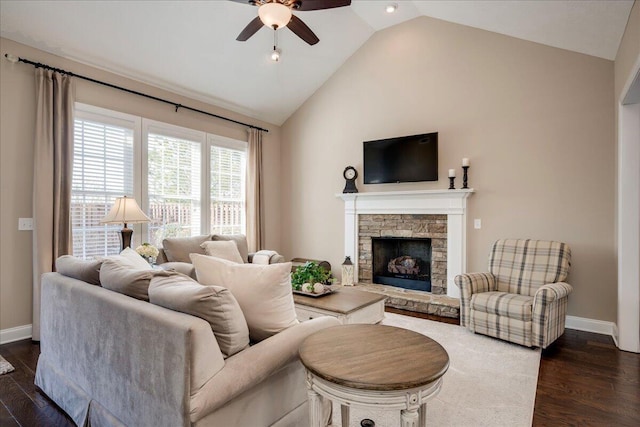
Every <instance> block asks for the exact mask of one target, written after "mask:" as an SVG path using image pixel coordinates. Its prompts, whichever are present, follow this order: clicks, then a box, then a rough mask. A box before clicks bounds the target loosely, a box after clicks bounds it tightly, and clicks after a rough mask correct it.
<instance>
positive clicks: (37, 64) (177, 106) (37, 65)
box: [4, 53, 269, 132]
mask: <svg viewBox="0 0 640 427" xmlns="http://www.w3.org/2000/svg"><path fill="white" fill-rule="evenodd" d="M4 57H5V58H7V60H9V61H10V62H13V63H16V62H24V63H25V64H29V65H33V66H34V67H35V68H44V69H47V70H51V71H55V72H57V73H60V74H66V75H68V76H72V77H77V78H79V79H82V80H87V81H89V82H92V83H97V84H99V85H103V86H107V87H110V88H113V89H118V90H121V91H123V92H127V93H132V94H134V95H138V96H142V97H145V98H149V99H153V100H154V101H158V102H164V103H165V104H169V105H173V106H174V107H175V109H176V113H177V112H178V109H180V108H183V109H185V110H189V111H195V112H196V113H200V114H205V115H207V116H211V117H215V118H217V119H221V120H226V121H228V122H231V123H236V124H238V125H242V126H246V127H248V128H251V129H257V130H261V131H263V132H269V131H268V130H267V129H263V128H261V127H259V126H254V125H251V124H249V123H244V122H240V121H238V120H234V119H230V118H228V117H224V116H219V115H217V114H213V113H209V112H207V111H203V110H199V109H197V108H192V107H189V106H187V105H182V104H178V103H176V102H173V101H169V100H166V99H163V98H158V97H157V96H153V95H148V94H146V93H142V92H138V91H135V90H132V89H127V88H124V87H122V86H116V85H114V84H111V83H107V82H103V81H100V80H96V79H92V78H91V77H85V76H81V75H80V74H76V73H73V72H71V71H67V70H63V69H60V68H56V67H52V66H50V65H47V64H42V63H40V62H34V61H29V60H28V59H24V58H20V57H19V56H15V55H11V54H9V53H5V54H4Z"/></svg>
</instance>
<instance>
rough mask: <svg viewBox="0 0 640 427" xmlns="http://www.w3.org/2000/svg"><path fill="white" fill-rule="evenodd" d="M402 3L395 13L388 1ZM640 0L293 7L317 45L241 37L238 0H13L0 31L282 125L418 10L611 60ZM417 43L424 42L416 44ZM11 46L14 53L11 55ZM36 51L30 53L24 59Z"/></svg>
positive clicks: (4, 5) (249, 12)
mask: <svg viewBox="0 0 640 427" xmlns="http://www.w3.org/2000/svg"><path fill="white" fill-rule="evenodd" d="M390 3H396V4H397V5H398V9H397V11H396V12H395V13H393V14H389V13H386V12H385V7H386V6H387V5H388V4H390ZM632 6H633V0H618V1H597V0H569V1H564V0H544V1H535V0H532V1H526V0H518V1H504V0H499V1H488V0H487V1H420V0H416V1H408V0H407V1H384V0H375V1H359V0H354V1H353V2H352V5H351V6H349V7H343V8H336V9H330V10H321V11H307V12H294V14H296V15H297V16H298V17H299V18H301V19H303V20H304V22H305V23H306V24H307V25H308V26H309V27H310V28H311V29H312V30H313V31H314V32H315V34H316V35H317V36H318V37H319V38H320V42H319V43H318V44H316V45H315V46H309V45H307V44H306V43H305V42H303V41H302V40H300V39H299V38H298V37H296V36H295V35H294V34H293V33H292V32H291V31H290V30H288V29H286V28H285V29H281V30H278V46H279V48H280V49H281V50H282V58H281V60H280V61H279V62H273V61H271V59H270V57H269V53H270V51H271V49H272V48H273V36H274V34H273V30H271V29H268V28H266V27H265V28H262V29H261V30H259V31H258V32H257V33H256V34H255V35H254V36H253V37H251V38H250V39H249V40H248V41H246V42H238V41H236V40H235V39H236V36H237V35H238V34H239V33H240V31H241V30H242V29H243V28H244V27H245V25H246V24H247V23H248V22H249V21H251V20H252V19H253V18H255V17H256V16H257V8H255V7H251V6H249V5H244V4H240V3H236V2H231V1H221V0H218V1H41V0H39V1H24V0H23V1H6V0H2V1H1V2H0V30H1V35H2V37H5V38H8V39H11V40H14V41H17V42H20V43H24V44H26V45H29V46H32V47H36V48H38V49H41V50H44V51H47V52H50V53H53V54H56V55H60V56H62V57H65V58H68V59H72V60H76V61H79V62H82V63H85V64H89V65H92V66H96V67H98V68H101V69H105V70H108V71H112V72H114V73H117V74H120V75H123V76H126V77H130V78H133V79H136V80H139V81H142V82H145V83H149V84H152V85H155V86H158V87H161V88H165V89H168V90H170V91H173V92H175V93H180V94H183V95H187V96H190V97H192V98H195V99H198V100H202V101H205V102H208V103H211V104H214V105H218V106H221V107H225V108H228V109H230V110H233V111H236V112H239V113H243V114H246V115H247V116H250V117H254V118H257V119H261V120H265V121H267V122H270V123H273V124H277V125H280V124H282V123H283V122H284V121H285V120H286V119H287V118H288V117H289V116H290V115H291V114H292V113H293V112H295V111H296V109H297V108H298V107H299V106H300V105H301V104H302V103H304V101H305V100H306V99H307V98H309V97H310V96H311V95H312V94H313V93H314V92H315V91H316V90H317V89H318V88H319V87H320V86H321V85H322V84H323V83H324V82H325V81H326V80H327V79H328V78H329V77H330V76H331V75H332V74H333V73H334V72H335V71H336V70H337V69H338V68H339V67H340V66H341V65H342V64H343V63H344V62H345V61H346V60H347V59H348V58H349V57H350V56H351V55H352V54H353V53H354V52H355V51H357V50H358V49H359V48H360V46H362V44H363V43H365V42H366V41H367V39H368V38H369V37H371V35H372V34H374V33H375V32H376V31H380V30H383V29H384V28H387V27H389V26H392V25H396V24H399V23H401V22H404V21H407V20H409V19H413V18H415V17H418V16H423V15H424V16H431V17H434V18H438V19H442V20H446V21H450V22H455V23H459V24H463V25H468V26H472V27H477V28H481V29H484V30H488V31H493V32H497V33H501V34H506V35H509V36H513V37H517V38H521V39H525V40H530V41H534V42H537V43H542V44H546V45H549V46H554V47H558V48H562V49H568V50H572V51H575V52H580V53H584V54H587V55H593V56H597V57H601V58H605V59H609V60H612V59H614V58H615V56H616V52H617V50H618V46H619V44H620V40H621V37H622V34H623V33H624V29H625V26H626V23H627V19H628V17H629V12H630V11H631V7H632ZM416 42H417V43H419V42H420V41H419V40H418V41H416ZM5 53H11V52H2V54H3V55H4V54H5ZM27 59H28V58H27Z"/></svg>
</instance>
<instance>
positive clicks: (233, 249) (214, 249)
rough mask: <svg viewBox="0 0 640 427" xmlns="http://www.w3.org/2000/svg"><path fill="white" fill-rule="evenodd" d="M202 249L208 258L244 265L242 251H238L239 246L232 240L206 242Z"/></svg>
mask: <svg viewBox="0 0 640 427" xmlns="http://www.w3.org/2000/svg"><path fill="white" fill-rule="evenodd" d="M200 247H201V248H203V249H204V253H205V254H207V255H208V256H215V257H218V258H222V259H226V260H228V261H232V262H235V263H237V264H242V263H243V262H244V261H242V256H241V255H240V251H238V245H236V243H235V242H232V241H230V240H226V241H223V240H219V241H215V242H214V241H211V242H204V243H203V244H201V245H200Z"/></svg>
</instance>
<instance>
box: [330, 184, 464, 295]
mask: <svg viewBox="0 0 640 427" xmlns="http://www.w3.org/2000/svg"><path fill="white" fill-rule="evenodd" d="M473 192H474V190H473V189H472V188H470V189H466V190H416V191H389V192H369V193H342V194H337V195H336V196H337V197H340V198H341V199H342V200H344V251H345V255H347V256H350V257H351V259H353V260H354V267H355V272H354V277H358V262H357V260H358V215H362V214H382V215H384V214H422V215H429V214H432V215H434V214H435V215H447V296H450V297H454V298H459V297H460V290H459V289H458V287H457V286H456V285H455V284H454V281H453V279H454V278H455V277H456V275H458V274H461V273H464V272H465V271H466V264H467V262H466V261H467V260H466V240H467V239H466V223H467V221H466V210H467V198H468V197H469V196H470V195H471V194H472V193H473Z"/></svg>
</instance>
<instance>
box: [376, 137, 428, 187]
mask: <svg viewBox="0 0 640 427" xmlns="http://www.w3.org/2000/svg"><path fill="white" fill-rule="evenodd" d="M363 145H364V183H365V184H384V183H392V182H393V183H398V182H418V181H437V180H438V132H433V133H423V134H421V135H412V136H401V137H397V138H388V139H379V140H376V141H364V142H363Z"/></svg>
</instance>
